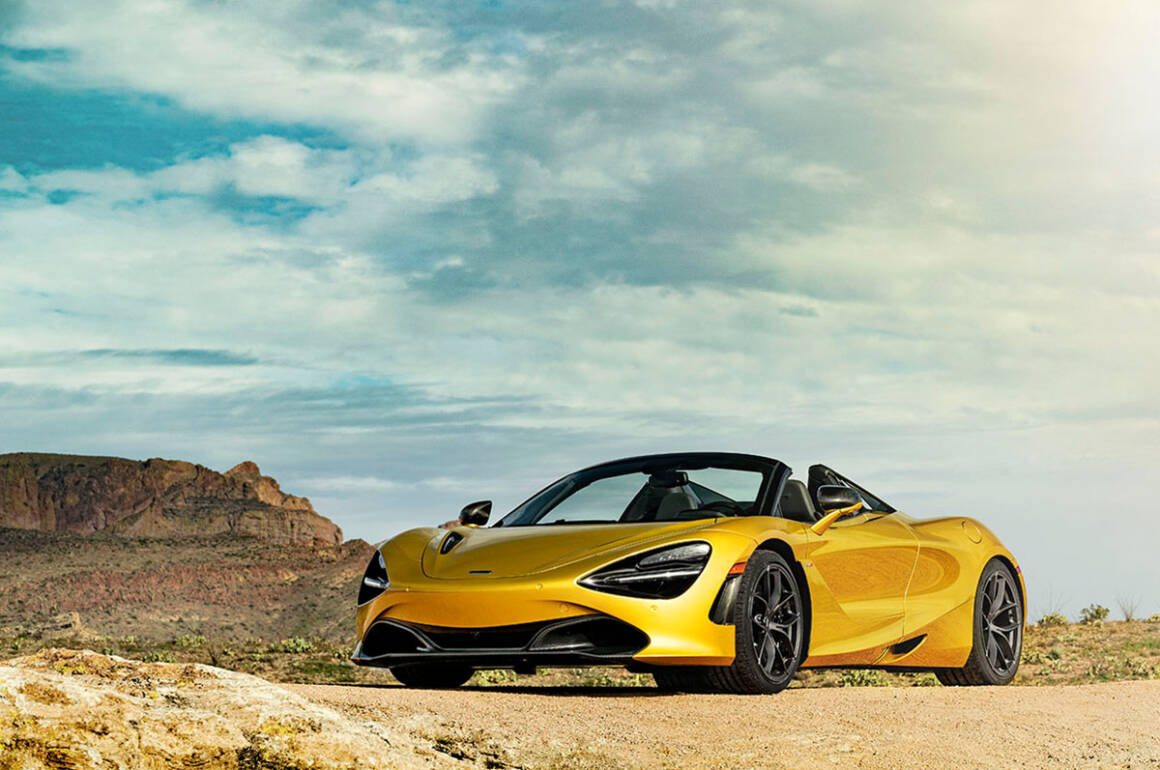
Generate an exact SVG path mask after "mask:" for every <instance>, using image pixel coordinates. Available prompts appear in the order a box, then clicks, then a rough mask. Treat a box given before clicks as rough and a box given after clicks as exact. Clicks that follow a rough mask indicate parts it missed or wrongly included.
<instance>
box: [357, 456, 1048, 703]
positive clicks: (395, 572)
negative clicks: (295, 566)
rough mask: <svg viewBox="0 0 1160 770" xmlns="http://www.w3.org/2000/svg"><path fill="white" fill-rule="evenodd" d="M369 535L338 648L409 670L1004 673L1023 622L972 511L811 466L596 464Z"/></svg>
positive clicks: (785, 678) (779, 679)
mask: <svg viewBox="0 0 1160 770" xmlns="http://www.w3.org/2000/svg"><path fill="white" fill-rule="evenodd" d="M490 511H491V503H490V501H482V502H479V503H472V504H471V505H468V506H467V507H466V508H464V509H463V512H462V513H461V514H460V518H459V525H458V526H452V527H451V528H449V529H444V528H433V527H426V528H421V529H413V530H410V531H408V532H404V533H402V534H400V535H398V536H397V537H394V538H392V539H391V540H388V541H386V542H385V543H383V544H382V545H381V546H380V547H379V549H378V551H377V553H376V554H375V555H374V557H373V558H372V559H371V563H370V565H369V566H368V567H367V571H366V575H365V576H364V577H363V581H362V585H361V589H360V591H359V596H358V640H359V641H358V645H357V647H356V648H355V651H354V655H353V658H352V659H353V660H354V661H355V662H356V663H359V664H362V665H366V666H384V667H389V668H390V670H391V672H392V673H393V674H394V675H395V677H396V678H398V679H399V680H400V681H401V682H403V683H404V684H406V685H409V686H413V687H456V686H458V685H461V684H463V683H464V682H466V681H467V680H468V678H469V677H470V676H471V674H472V672H473V671H474V670H475V669H481V668H510V669H514V670H515V671H517V672H532V671H535V669H536V667H537V666H577V665H620V666H625V667H627V668H629V669H630V670H632V671H638V672H650V673H652V674H653V676H654V678H655V679H656V682H657V685H658V686H659V687H661V688H662V689H669V690H685V691H704V690H719V691H730V692H745V693H770V692H777V691H779V690H781V689H783V688H785V687H786V686H787V685H788V684H789V683H790V681H791V680H792V678H793V676H794V674H795V673H796V672H797V670H798V668H799V667H804V668H815V667H858V668H862V667H868V666H874V667H880V668H885V669H888V670H926V671H933V672H934V673H935V674H936V675H937V676H938V678H939V680H940V681H941V682H942V683H943V684H948V685H950V684H953V685H983V684H991V685H994V684H1006V683H1008V682H1010V681H1011V679H1012V678H1013V677H1014V676H1015V671H1016V669H1017V668H1018V666H1019V654H1020V650H1021V646H1022V639H1023V618H1024V613H1023V607H1024V596H1025V587H1024V584H1023V579H1022V575H1021V572H1020V569H1019V566H1018V564H1017V563H1016V561H1015V558H1014V557H1013V556H1012V555H1011V553H1010V552H1009V551H1008V550H1007V549H1006V548H1004V547H1003V546H1002V544H1000V543H999V541H998V539H996V538H995V536H994V535H992V534H991V532H989V531H988V530H987V529H986V528H985V527H984V526H983V525H982V524H979V523H978V522H976V521H973V520H971V519H967V518H963V517H959V516H955V517H947V518H939V519H926V520H920V519H913V518H911V517H909V516H907V515H906V514H903V513H901V512H899V511H896V510H895V509H894V508H892V507H891V506H890V505H888V504H887V503H885V502H884V501H883V500H882V499H881V498H879V497H877V496H875V495H873V494H871V493H870V492H869V491H867V490H866V489H864V488H863V487H861V486H859V485H858V484H855V483H854V482H853V481H851V480H849V479H848V478H846V477H844V476H842V475H840V474H838V473H836V472H835V471H833V470H830V469H829V468H827V467H825V466H824V465H815V466H813V467H811V468H810V470H809V475H808V477H807V479H806V481H805V482H803V481H800V480H798V479H795V478H793V477H792V473H791V470H790V468H789V467H788V466H786V465H785V464H784V463H781V462H779V461H777V460H772V459H769V458H766V457H758V456H755V455H744V454H729V453H720V452H696V453H684V454H665V455H650V456H645V457H633V458H629V459H625V460H616V461H614V462H609V463H604V464H602V465H596V466H593V467H591V468H587V469H585V470H582V471H577V472H576V473H573V474H571V475H568V476H565V477H564V478H562V479H560V480H559V481H556V482H555V483H553V484H551V485H549V486H548V487H546V488H545V489H543V490H542V491H540V492H539V493H537V494H536V495H534V496H532V497H531V498H530V499H529V500H528V501H527V502H525V503H523V504H522V505H520V506H519V507H518V508H516V509H515V510H513V511H512V512H511V513H509V514H508V515H506V516H504V517H503V518H502V519H501V520H500V521H498V522H496V523H495V524H494V525H493V526H491V527H485V526H484V524H486V522H487V519H488V516H489V514H490Z"/></svg>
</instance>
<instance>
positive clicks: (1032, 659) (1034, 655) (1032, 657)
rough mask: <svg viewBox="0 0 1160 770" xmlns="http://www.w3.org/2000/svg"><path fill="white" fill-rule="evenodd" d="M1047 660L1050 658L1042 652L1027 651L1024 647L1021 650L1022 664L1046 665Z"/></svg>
mask: <svg viewBox="0 0 1160 770" xmlns="http://www.w3.org/2000/svg"><path fill="white" fill-rule="evenodd" d="M1049 660H1050V658H1048V657H1047V653H1046V652H1044V651H1043V650H1029V649H1027V648H1026V647H1024V648H1023V662H1024V663H1046V662H1047V661H1049Z"/></svg>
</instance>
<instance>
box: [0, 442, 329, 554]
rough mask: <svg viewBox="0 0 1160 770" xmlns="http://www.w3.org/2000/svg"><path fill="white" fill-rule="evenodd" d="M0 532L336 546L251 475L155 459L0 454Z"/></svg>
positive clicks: (324, 525)
mask: <svg viewBox="0 0 1160 770" xmlns="http://www.w3.org/2000/svg"><path fill="white" fill-rule="evenodd" d="M0 527H13V528H18V529H35V530H40V531H43V532H73V533H92V532H109V533H112V534H117V535H123V536H126V537H184V536H213V535H222V534H234V535H247V536H253V537H259V538H262V539H265V540H270V541H274V542H287V543H304V544H325V545H339V544H341V543H342V530H340V529H339V528H338V526H337V525H335V524H334V522H332V521H330V520H329V519H327V518H325V517H324V516H320V515H319V514H318V513H316V512H315V511H314V508H313V507H312V506H311V505H310V501H309V500H307V499H306V498H304V497H295V496H293V495H288V494H286V493H284V492H283V491H282V490H281V489H280V488H279V487H278V482H276V481H275V480H274V479H272V478H270V477H269V476H263V475H262V473H261V471H259V470H258V466H257V465H255V464H254V463H252V462H243V463H241V464H239V465H236V466H234V467H233V468H231V469H230V470H228V471H226V472H225V473H224V474H222V473H218V472H217V471H213V470H210V469H209V468H206V467H204V466H202V465H194V464H193V463H187V462H181V461H178V460H162V459H159V458H154V459H151V460H145V461H144V462H139V461H135V460H125V459H122V458H119V457H88V456H82V455H50V454H33V453H19V454H7V455H0Z"/></svg>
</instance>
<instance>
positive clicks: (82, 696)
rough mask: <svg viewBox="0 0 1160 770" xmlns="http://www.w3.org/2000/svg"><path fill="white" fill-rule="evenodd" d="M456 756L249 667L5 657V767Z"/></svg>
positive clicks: (46, 655)
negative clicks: (324, 703) (252, 673)
mask: <svg viewBox="0 0 1160 770" xmlns="http://www.w3.org/2000/svg"><path fill="white" fill-rule="evenodd" d="M454 764H456V763H455V762H454V760H452V759H451V758H449V757H447V756H446V755H443V754H438V753H436V752H434V751H432V750H431V749H430V748H429V744H427V743H425V742H421V741H416V740H415V739H414V738H412V737H410V736H408V735H407V734H406V733H405V732H401V731H400V732H396V731H393V730H391V729H389V728H387V727H386V726H384V725H383V724H381V723H376V722H368V721H363V720H359V719H358V718H356V717H351V716H345V715H342V714H339V713H338V712H336V711H334V710H333V709H331V708H328V707H326V706H322V705H318V704H315V703H311V702H309V701H307V700H306V699H304V698H302V697H301V696H299V695H296V694H294V693H291V692H289V691H287V690H285V689H283V688H281V687H278V686H276V685H273V684H270V683H269V682H266V681H264V680H262V679H259V678H257V677H254V676H249V675H246V674H238V673H235V672H232V671H225V670H223V669H217V668H212V667H210V666H203V665H196V664H170V663H141V662H137V661H130V660H125V659H124V658H118V657H115V656H109V655H99V654H97V653H94V652H87V651H86V652H77V651H72V650H43V651H41V652H39V653H37V654H36V655H32V656H29V657H24V658H18V659H15V660H11V661H7V662H5V663H3V664H0V770H34V769H36V770H39V768H69V769H75V770H89V769H90V768H91V769H92V770H97V769H98V768H100V770H112V769H113V768H126V769H127V768H133V769H134V770H136V769H137V768H150V769H152V768H157V769H158V770H160V769H161V768H199V769H200V770H218V769H219V768H222V769H225V768H230V769H231V770H232V769H234V768H238V769H239V770H258V769H259V768H268V769H270V770H298V769H299V768H301V769H305V768H312V769H313V770H330V769H331V768H335V769H337V768H392V767H397V768H410V767H432V766H435V767H446V766H452V765H454Z"/></svg>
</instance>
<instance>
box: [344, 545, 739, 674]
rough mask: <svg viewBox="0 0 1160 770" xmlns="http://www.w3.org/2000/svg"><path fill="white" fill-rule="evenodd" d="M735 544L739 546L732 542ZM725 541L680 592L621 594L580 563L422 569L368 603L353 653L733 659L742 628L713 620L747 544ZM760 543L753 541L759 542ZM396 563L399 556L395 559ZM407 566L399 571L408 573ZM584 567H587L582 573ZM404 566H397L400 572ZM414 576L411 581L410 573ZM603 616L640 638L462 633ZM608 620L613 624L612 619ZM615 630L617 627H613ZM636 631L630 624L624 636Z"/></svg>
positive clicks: (503, 663)
mask: <svg viewBox="0 0 1160 770" xmlns="http://www.w3.org/2000/svg"><path fill="white" fill-rule="evenodd" d="M731 545H733V544H731ZM736 545H737V547H719V546H720V543H715V545H714V549H713V553H712V555H711V556H710V560H709V563H708V564H707V565H706V567H705V570H704V572H702V573H701V576H700V577H699V578H698V579H697V581H696V582H695V583H694V584H693V585H692V586H691V587H690V588H689V589H688V590H687V591H686V592H685V593H683V594H682V595H681V596H678V597H677V598H675V599H642V598H636V597H629V596H617V595H614V594H607V593H602V592H600V591H594V590H592V589H589V588H585V587H583V586H580V585H578V584H577V583H576V579H577V577H578V576H579V575H578V572H577V571H576V570H575V569H573V570H569V571H567V572H561V573H557V574H549V573H542V574H540V575H536V576H533V577H530V578H527V577H525V578H480V579H474V580H472V579H463V580H431V579H426V578H423V577H420V576H417V575H414V574H413V573H412V574H411V575H408V576H406V577H403V576H402V575H400V579H399V580H397V581H395V580H393V582H392V584H391V587H390V588H389V589H388V590H386V591H385V592H383V593H382V594H381V595H379V596H378V597H376V598H375V599H373V600H372V601H370V602H369V603H367V604H365V605H363V606H362V607H360V608H359V611H358V640H359V644H358V647H357V648H356V650H355V653H354V655H353V656H352V660H354V662H355V663H358V664H360V665H371V666H390V665H396V664H401V663H413V662H418V661H424V660H431V661H434V660H456V661H459V662H465V663H470V664H471V665H475V666H478V667H496V668H506V667H510V666H514V665H516V664H517V663H532V659H534V663H533V665H543V666H550V665H594V664H599V663H607V664H615V665H624V664H625V663H629V662H632V661H636V662H639V663H644V664H650V665H728V664H730V663H732V662H733V657H734V636H735V630H734V628H733V626H727V625H720V624H718V623H714V622H713V621H712V620H710V619H709V613H710V610H711V608H712V607H713V603H714V601H715V600H716V598H717V593H718V591H719V590H720V589H721V586H722V584H723V583H724V582H725V577H726V574H727V573H728V571H729V568H730V567H731V566H732V565H733V564H734V562H735V561H736V555H737V553H738V552H739V551H741V550H742V549H743V548H744V544H743V543H740V542H738V543H737V544H736ZM750 547H752V546H750ZM388 563H389V560H388ZM402 571H403V570H399V572H402ZM579 572H580V574H584V571H579ZM396 574H397V573H395V572H392V578H394V577H395V575H396ZM407 578H411V579H407ZM599 618H603V619H606V620H610V621H615V622H618V623H620V624H623V625H625V626H627V627H629V628H631V629H633V630H635V631H636V632H637V633H638V634H639V636H638V637H636V638H637V639H638V640H639V642H640V644H639V645H629V644H628V643H627V642H626V641H621V642H619V643H618V644H616V645H611V646H609V645H601V644H595V643H586V644H581V645H580V646H577V647H569V648H562V647H559V646H553V645H550V644H546V641H551V640H552V639H555V638H558V634H557V633H555V632H552V633H547V632H545V633H546V634H547V635H546V636H544V637H542V638H540V639H538V640H533V639H532V636H530V635H529V636H528V637H527V638H524V639H517V641H518V642H519V643H518V644H517V643H514V642H513V643H511V644H508V645H505V646H497V644H496V643H491V642H488V643H482V644H468V645H466V646H465V644H464V642H463V640H462V639H459V640H456V639H454V638H453V635H454V634H457V633H458V634H472V633H474V634H478V635H479V638H480V639H483V638H484V637H490V638H492V639H498V638H499V636H500V635H501V634H502V633H504V632H505V631H507V630H510V629H512V628H516V627H527V628H528V629H531V632H532V634H534V633H536V632H538V631H539V630H540V629H541V628H556V627H557V626H558V627H559V628H567V627H568V626H567V625H566V624H564V622H565V621H579V620H585V619H586V620H587V621H589V622H591V621H594V620H596V619H599ZM384 624H387V627H388V628H390V629H391V630H392V631H393V632H398V633H402V634H406V635H408V636H407V637H406V639H407V640H410V639H417V640H418V641H417V642H415V643H413V644H411V643H410V642H409V641H408V644H409V645H410V646H409V647H408V645H404V644H402V640H403V639H404V637H399V639H397V640H396V642H397V644H395V645H394V646H393V647H392V646H391V645H386V646H383V645H382V644H381V640H376V639H374V638H372V634H371V632H372V630H374V629H376V628H379V629H380V631H378V632H376V634H378V633H384V632H383V631H382V630H381V629H382V628H383V625H384ZM606 625H607V624H606ZM607 627H608V628H611V626H607ZM631 636H632V635H631V634H629V633H628V632H625V634H624V639H628V638H630V637H631Z"/></svg>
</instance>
